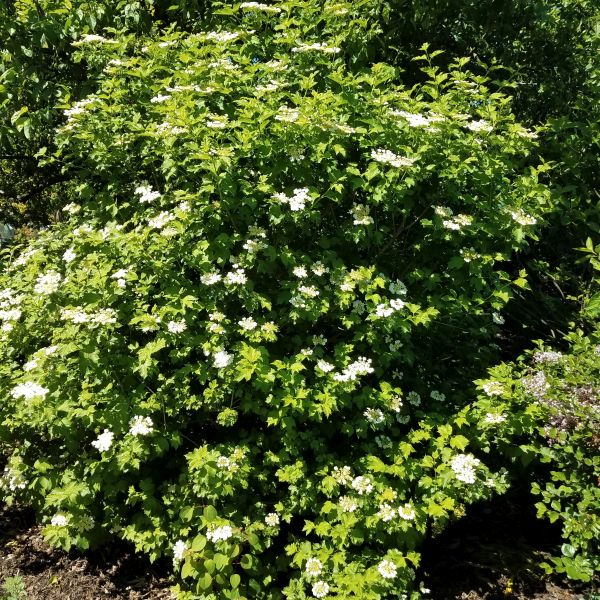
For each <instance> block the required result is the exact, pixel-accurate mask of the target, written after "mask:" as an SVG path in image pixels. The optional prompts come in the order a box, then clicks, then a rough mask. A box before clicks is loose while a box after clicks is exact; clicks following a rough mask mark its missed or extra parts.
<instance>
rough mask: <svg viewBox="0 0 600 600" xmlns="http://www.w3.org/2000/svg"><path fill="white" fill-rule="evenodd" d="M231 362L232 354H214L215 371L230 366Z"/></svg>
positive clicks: (222, 352) (220, 352) (223, 352)
mask: <svg viewBox="0 0 600 600" xmlns="http://www.w3.org/2000/svg"><path fill="white" fill-rule="evenodd" d="M232 360H233V354H229V353H228V352H225V351H224V350H220V351H219V352H215V355H214V362H213V364H214V365H215V367H217V369H224V368H225V367H227V366H229V365H230V364H231V361H232Z"/></svg>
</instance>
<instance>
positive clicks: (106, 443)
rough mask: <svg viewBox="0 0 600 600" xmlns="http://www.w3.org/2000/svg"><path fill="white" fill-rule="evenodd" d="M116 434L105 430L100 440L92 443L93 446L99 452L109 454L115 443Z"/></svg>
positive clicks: (99, 437)
mask: <svg viewBox="0 0 600 600" xmlns="http://www.w3.org/2000/svg"><path fill="white" fill-rule="evenodd" d="M114 437H115V434H114V433H113V432H112V431H109V430H108V429H105V430H104V431H103V432H102V433H101V434H100V435H99V436H98V439H96V440H95V441H93V442H92V446H94V448H96V450H98V451H99V452H107V451H108V450H109V449H110V447H111V446H112V443H113V438H114Z"/></svg>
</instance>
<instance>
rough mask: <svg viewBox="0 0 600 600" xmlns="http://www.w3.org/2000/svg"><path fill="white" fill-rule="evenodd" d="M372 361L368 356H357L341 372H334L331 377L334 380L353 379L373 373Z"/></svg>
mask: <svg viewBox="0 0 600 600" xmlns="http://www.w3.org/2000/svg"><path fill="white" fill-rule="evenodd" d="M372 362H373V361H372V360H371V359H370V358H365V357H364V356H359V357H358V359H357V360H355V361H354V362H353V363H350V364H349V365H348V366H347V367H346V368H345V369H344V370H343V371H342V372H341V373H336V374H335V375H334V376H333V378H334V379H335V381H355V380H356V379H357V378H358V377H360V376H361V375H368V374H369V373H373V371H374V369H373V367H372V366H371V363H372Z"/></svg>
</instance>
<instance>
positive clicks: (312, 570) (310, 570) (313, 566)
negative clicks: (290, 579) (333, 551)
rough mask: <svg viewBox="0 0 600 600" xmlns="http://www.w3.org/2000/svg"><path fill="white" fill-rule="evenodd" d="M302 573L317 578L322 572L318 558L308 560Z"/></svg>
mask: <svg viewBox="0 0 600 600" xmlns="http://www.w3.org/2000/svg"><path fill="white" fill-rule="evenodd" d="M304 571H305V572H306V574H307V575H308V576H309V577H317V576H318V575H320V574H321V572H322V571H323V563H322V562H321V561H320V560H319V559H318V558H314V557H312V558H309V559H308V560H307V561H306V566H305V567H304Z"/></svg>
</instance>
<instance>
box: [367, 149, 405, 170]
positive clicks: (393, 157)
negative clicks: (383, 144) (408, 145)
mask: <svg viewBox="0 0 600 600" xmlns="http://www.w3.org/2000/svg"><path fill="white" fill-rule="evenodd" d="M371 158H372V159H373V160H375V161H377V162H380V163H383V164H385V165H391V166H392V167H397V168H399V167H410V166H411V165H412V164H414V163H415V159H414V158H408V157H407V156H398V155H397V154H394V153H393V152H392V151H391V150H384V149H382V148H379V149H377V150H372V151H371Z"/></svg>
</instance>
